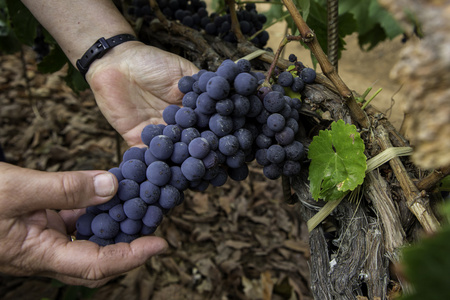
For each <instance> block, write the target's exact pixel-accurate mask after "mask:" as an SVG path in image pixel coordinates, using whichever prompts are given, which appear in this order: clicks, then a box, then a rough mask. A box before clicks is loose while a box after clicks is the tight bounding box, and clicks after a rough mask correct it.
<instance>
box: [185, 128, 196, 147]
mask: <svg viewBox="0 0 450 300" xmlns="http://www.w3.org/2000/svg"><path fill="white" fill-rule="evenodd" d="M199 136H200V132H199V131H198V129H197V128H194V127H189V128H185V129H183V131H181V142H183V143H185V144H186V145H189V143H190V142H191V141H192V140H193V139H195V138H197V137H199Z"/></svg>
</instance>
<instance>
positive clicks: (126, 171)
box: [120, 159, 147, 183]
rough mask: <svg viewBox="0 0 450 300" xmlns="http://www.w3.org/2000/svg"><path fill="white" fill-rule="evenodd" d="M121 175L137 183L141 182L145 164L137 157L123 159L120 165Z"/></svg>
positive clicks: (143, 177) (143, 176)
mask: <svg viewBox="0 0 450 300" xmlns="http://www.w3.org/2000/svg"><path fill="white" fill-rule="evenodd" d="M120 169H121V170H122V175H123V177H124V178H126V179H131V180H134V181H136V182H137V183H141V182H143V181H144V180H145V179H146V178H145V172H146V171H147V165H146V164H145V163H144V162H143V161H141V160H138V159H130V160H127V161H124V163H123V164H122V167H121V168H120Z"/></svg>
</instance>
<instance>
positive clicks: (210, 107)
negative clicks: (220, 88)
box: [196, 76, 228, 115]
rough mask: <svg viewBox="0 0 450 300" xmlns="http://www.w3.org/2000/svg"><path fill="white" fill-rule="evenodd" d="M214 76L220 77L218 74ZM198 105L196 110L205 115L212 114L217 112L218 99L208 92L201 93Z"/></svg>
mask: <svg viewBox="0 0 450 300" xmlns="http://www.w3.org/2000/svg"><path fill="white" fill-rule="evenodd" d="M213 78H220V77H217V76H216V77H213ZM213 78H211V80H213ZM227 84H228V82H227ZM196 106H197V108H196V110H198V111H199V112H201V113H203V114H205V115H210V114H213V113H215V112H216V100H214V99H212V98H211V96H210V95H209V94H208V93H201V94H200V95H199V96H198V97H197V102H196Z"/></svg>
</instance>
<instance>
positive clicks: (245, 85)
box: [234, 73, 258, 96]
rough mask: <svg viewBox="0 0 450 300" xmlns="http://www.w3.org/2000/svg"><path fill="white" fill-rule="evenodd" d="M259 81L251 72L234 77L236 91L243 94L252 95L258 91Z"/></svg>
mask: <svg viewBox="0 0 450 300" xmlns="http://www.w3.org/2000/svg"><path fill="white" fill-rule="evenodd" d="M257 88H258V81H257V80H256V78H255V77H253V76H252V75H250V74H249V73H239V74H238V75H237V76H236V78H235V79H234V89H235V90H236V93H238V94H241V95H243V96H250V95H252V94H254V93H255V92H256V89H257Z"/></svg>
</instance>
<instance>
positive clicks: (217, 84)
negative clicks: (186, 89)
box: [197, 67, 230, 108]
mask: <svg viewBox="0 0 450 300" xmlns="http://www.w3.org/2000/svg"><path fill="white" fill-rule="evenodd" d="M219 69H220V67H219ZM206 92H207V93H208V95H209V96H210V97H211V98H213V99H215V100H222V99H225V98H226V97H227V96H228V93H229V92H230V84H229V83H228V81H227V79H226V78H224V77H222V76H215V77H212V78H211V79H210V80H209V81H208V83H207V84H206ZM199 97H200V96H199ZM197 107H198V99H197ZM214 108H215V106H214Z"/></svg>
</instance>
